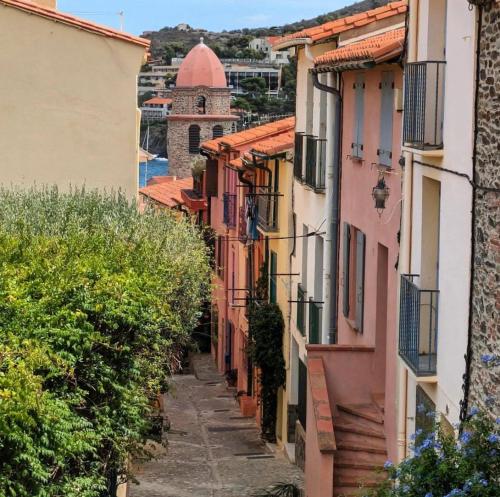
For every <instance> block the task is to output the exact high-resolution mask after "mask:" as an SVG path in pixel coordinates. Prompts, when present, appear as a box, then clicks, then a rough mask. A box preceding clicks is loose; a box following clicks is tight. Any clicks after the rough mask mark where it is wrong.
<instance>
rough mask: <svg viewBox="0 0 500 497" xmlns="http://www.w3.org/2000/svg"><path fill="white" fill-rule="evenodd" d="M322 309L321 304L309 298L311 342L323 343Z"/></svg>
mask: <svg viewBox="0 0 500 497" xmlns="http://www.w3.org/2000/svg"><path fill="white" fill-rule="evenodd" d="M321 310H322V306H321V305H320V304H318V303H316V302H314V301H313V299H309V343H313V344H315V343H316V344H317V343H321V340H320V337H321Z"/></svg>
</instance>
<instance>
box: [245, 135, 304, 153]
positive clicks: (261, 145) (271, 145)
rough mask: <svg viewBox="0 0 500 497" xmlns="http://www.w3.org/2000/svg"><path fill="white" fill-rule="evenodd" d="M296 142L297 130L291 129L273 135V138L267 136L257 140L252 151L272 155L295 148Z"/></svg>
mask: <svg viewBox="0 0 500 497" xmlns="http://www.w3.org/2000/svg"><path fill="white" fill-rule="evenodd" d="M294 143H295V130H294V129H290V130H288V131H286V132H285V133H281V134H279V135H276V136H273V137H272V138H267V139H266V140H262V141H259V142H257V143H256V144H255V145H254V146H253V148H252V151H254V152H257V153H259V154H263V155H268V156H270V157H272V156H273V155H277V154H280V153H282V152H285V151H286V150H290V149H292V148H293V146H294Z"/></svg>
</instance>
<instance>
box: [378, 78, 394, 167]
mask: <svg viewBox="0 0 500 497" xmlns="http://www.w3.org/2000/svg"><path fill="white" fill-rule="evenodd" d="M380 85H381V91H382V95H381V109H380V144H379V149H378V156H379V159H378V160H379V163H380V164H383V165H384V166H388V167H390V166H391V165H392V127H393V112H394V111H393V109H394V73H392V72H383V73H382V82H381V84H380Z"/></svg>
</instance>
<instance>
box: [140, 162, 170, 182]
mask: <svg viewBox="0 0 500 497" xmlns="http://www.w3.org/2000/svg"><path fill="white" fill-rule="evenodd" d="M167 175H168V161H161V160H158V159H153V160H150V161H149V162H148V163H147V164H146V162H141V163H140V164H139V188H142V187H143V186H146V184H147V182H148V180H150V179H151V178H152V177H153V176H167Z"/></svg>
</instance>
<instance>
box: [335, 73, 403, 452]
mask: <svg viewBox="0 0 500 497" xmlns="http://www.w3.org/2000/svg"><path fill="white" fill-rule="evenodd" d="M383 71H392V72H393V73H394V82H395V89H401V88H402V85H403V82H402V71H401V69H400V67H399V66H397V65H395V64H393V65H387V66H379V67H376V68H374V69H371V70H369V71H365V72H364V76H365V85H366V87H365V98H364V111H365V112H364V133H363V135H364V151H363V153H364V161H363V162H359V161H353V160H351V159H350V158H349V157H347V155H348V154H349V153H350V150H351V143H352V142H353V141H354V139H353V137H352V135H353V130H354V112H355V111H354V109H355V101H354V98H355V97H354V90H353V83H354V81H355V77H356V74H357V72H356V71H352V72H346V73H344V88H345V90H344V114H343V116H344V117H343V143H342V149H343V153H342V185H341V189H342V190H341V232H342V229H343V224H344V222H347V223H349V224H351V225H353V226H355V227H356V228H357V229H359V230H361V231H362V232H364V233H365V235H366V256H365V290H364V326H363V332H362V333H359V332H357V331H355V330H354V329H353V328H352V326H351V324H350V323H349V321H348V320H347V319H346V318H345V317H344V315H343V313H342V308H343V302H342V288H343V283H344V282H343V278H342V274H343V247H342V244H340V245H341V247H340V252H341V253H340V270H339V275H340V285H339V320H338V332H339V340H338V342H339V344H352V345H365V346H373V347H376V350H375V359H374V360H375V364H374V368H375V369H374V371H373V374H375V376H376V377H377V381H378V387H375V388H378V389H379V391H378V392H375V393H383V392H384V390H385V426H386V436H387V445H388V452H389V456H390V457H394V458H395V457H396V449H397V447H396V445H397V436H396V435H397V427H396V422H397V420H396V407H397V406H396V378H397V371H396V367H397V329H396V317H397V307H398V303H397V284H398V273H397V267H396V265H397V263H398V253H399V245H398V240H397V235H398V231H399V227H400V203H401V167H400V166H399V164H398V160H399V157H400V155H401V117H402V115H401V113H400V112H398V111H397V110H396V106H394V112H393V141H392V170H390V171H388V172H387V174H385V181H386V184H387V186H388V187H389V189H390V196H389V199H388V201H387V203H386V209H385V210H384V211H383V212H382V214H381V215H379V214H378V212H377V211H376V210H375V208H374V201H373V199H372V196H371V194H372V188H373V187H374V186H375V185H376V183H377V179H378V169H377V165H376V164H377V163H378V156H377V149H378V148H379V137H380V133H379V130H380V108H381V90H380V89H379V83H380V81H381V77H382V74H381V73H382V72H383ZM379 244H380V245H382V246H383V247H385V248H386V249H387V254H388V258H387V275H386V277H387V287H386V291H387V308H386V316H387V322H386V329H385V337H384V336H383V332H382V336H379V337H377V336H376V323H377V316H379V318H380V315H381V313H382V312H383V310H384V309H383V308H381V307H383V306H384V304H383V301H384V298H382V299H380V298H379V299H378V306H379V309H377V275H378V271H377V269H378V263H379V261H378V253H379ZM384 291H385V290H384ZM384 342H385V343H384ZM384 348H385V350H384ZM384 370H385V385H384V379H383V377H384ZM361 381H363V380H361Z"/></svg>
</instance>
